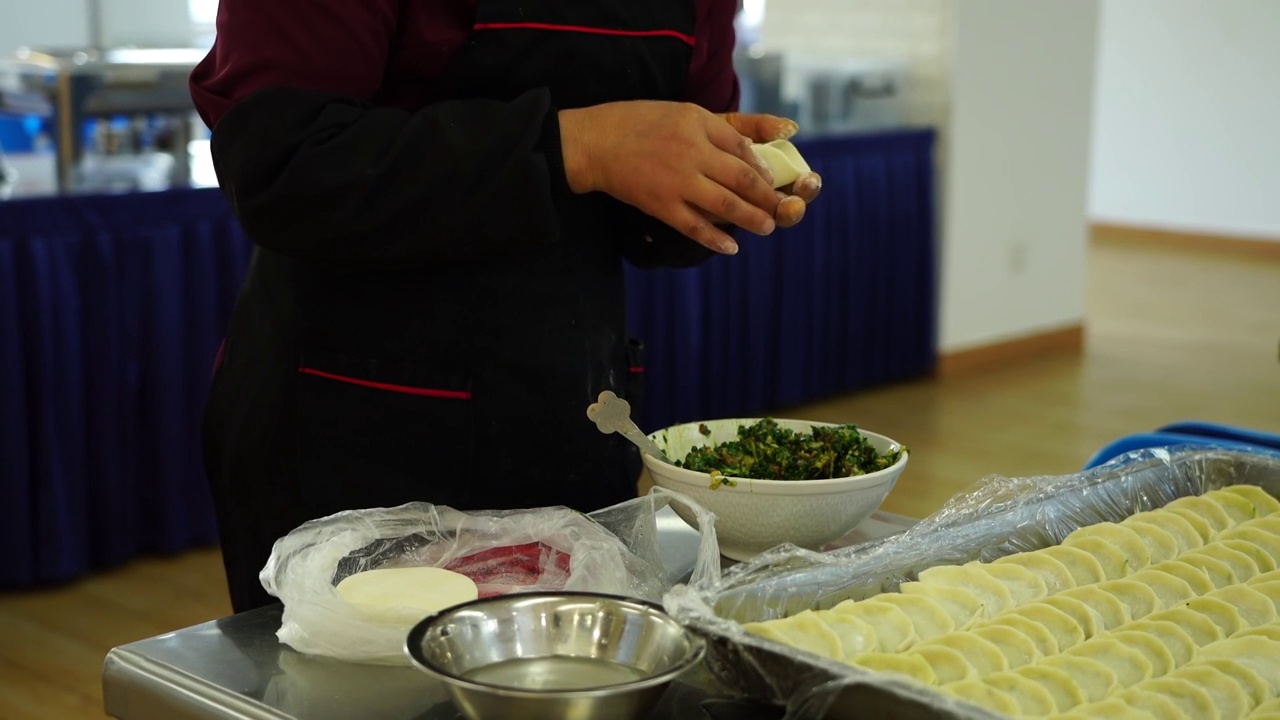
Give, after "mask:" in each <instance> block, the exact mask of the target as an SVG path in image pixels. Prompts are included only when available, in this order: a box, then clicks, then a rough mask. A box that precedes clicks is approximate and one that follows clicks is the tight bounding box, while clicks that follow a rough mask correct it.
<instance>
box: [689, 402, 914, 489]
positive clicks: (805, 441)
mask: <svg viewBox="0 0 1280 720" xmlns="http://www.w3.org/2000/svg"><path fill="white" fill-rule="evenodd" d="M698 431H699V432H700V433H701V434H702V435H703V436H706V437H710V435H711V430H710V429H709V428H708V427H707V426H706V424H701V425H699V427H698ZM810 431H811V432H807V433H806V432H798V431H795V430H791V429H789V428H785V427H782V426H781V425H779V424H778V423H777V421H775V420H773V419H772V418H766V419H764V420H761V421H759V422H756V423H753V424H750V425H742V426H739V427H738V433H737V438H736V439H734V440H730V441H728V442H722V443H718V444H711V445H703V446H700V447H694V448H691V449H690V450H689V452H688V454H687V455H685V457H684V458H683V459H682V460H676V461H675V462H674V464H675V466H676V467H680V468H684V469H687V470H692V471H694V472H704V473H709V474H710V475H711V476H712V477H713V478H716V477H724V478H733V477H738V478H752V479H757V480H827V479H831V478H843V477H857V476H860V475H867V474H870V473H873V472H878V471H880V470H884V469H885V468H889V467H892V466H893V465H894V464H895V463H897V462H898V460H899V459H900V458H901V457H902V453H903V452H905V450H906V449H905V448H903V447H901V446H898V447H894V448H891V449H890V450H888V451H887V452H884V453H881V452H879V451H877V450H876V449H875V447H873V446H872V444H871V443H870V442H869V441H868V439H867V438H866V437H864V436H863V435H862V433H860V432H859V431H858V428H857V426H855V425H836V426H829V427H825V426H814V427H811V428H810ZM725 483H726V484H730V485H733V484H734V483H732V482H729V481H728V480H726V481H725Z"/></svg>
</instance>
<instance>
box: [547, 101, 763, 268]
mask: <svg viewBox="0 0 1280 720" xmlns="http://www.w3.org/2000/svg"><path fill="white" fill-rule="evenodd" d="M560 134H561V147H562V151H563V153H564V163H565V175H566V177H567V178H568V180H569V187H570V189H572V190H573V191H574V192H575V193H588V192H604V193H608V194H609V195H612V196H613V197H615V198H617V199H618V200H621V201H622V202H625V203H627V204H629V205H633V206H635V207H636V208H639V209H640V210H642V211H644V212H645V213H648V214H649V215H652V216H653V217H655V218H657V219H659V220H661V221H662V222H664V223H666V224H667V225H670V226H671V227H673V228H675V229H676V230H678V231H680V232H681V233H683V234H684V235H686V236H687V237H689V238H690V239H691V240H693V241H695V242H697V243H699V244H701V245H704V246H706V247H707V248H710V249H712V250H715V251H717V252H721V253H725V254H730V255H731V254H733V253H736V252H737V251H738V246H737V243H735V242H734V241H733V238H732V237H730V236H729V234H728V233H726V232H724V230H722V229H720V228H718V227H716V223H717V222H720V221H724V222H727V223H731V224H733V225H737V226H739V227H741V228H743V229H744V230H748V231H750V232H753V233H756V234H758V235H768V234H770V233H772V232H773V231H774V228H775V227H776V226H777V224H778V222H777V221H776V220H775V215H776V213H777V210H778V206H779V197H778V195H777V194H776V193H775V192H774V190H773V182H772V176H771V175H770V174H769V172H768V170H767V169H766V168H765V167H764V166H763V164H762V163H761V162H760V160H759V158H757V157H755V154H754V153H753V152H751V142H752V141H751V139H750V138H749V137H746V136H744V135H743V134H742V133H740V132H738V131H737V130H735V129H734V126H733V125H732V124H731V123H730V122H727V121H726V120H724V119H723V118H720V117H717V116H716V115H714V114H712V113H710V112H708V111H706V110H705V109H703V108H701V107H698V106H697V105H693V104H689V103H672V102H656V101H647V100H639V101H632V102H619V103H608V104H604V105H596V106H594V107H588V108H582V109H578V110H562V111H561V112H560Z"/></svg>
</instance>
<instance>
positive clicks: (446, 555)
mask: <svg viewBox="0 0 1280 720" xmlns="http://www.w3.org/2000/svg"><path fill="white" fill-rule="evenodd" d="M672 502H676V503H682V504H684V505H685V506H687V507H688V508H689V509H690V510H691V511H692V512H693V513H694V515H695V516H696V517H697V518H698V519H699V523H698V524H699V527H698V530H699V533H700V535H701V537H700V541H699V547H698V556H697V562H696V565H695V567H694V569H693V573H692V576H691V578H690V580H691V581H692V582H705V581H706V580H707V579H708V578H710V577H715V576H717V575H719V572H720V553H719V547H718V545H717V543H716V538H715V530H714V516H713V515H712V514H711V513H710V512H708V511H707V510H705V509H704V508H702V507H701V506H699V505H697V504H695V503H694V502H693V501H692V500H690V499H688V498H686V497H685V496H683V495H679V494H677V493H672V492H670V491H667V490H663V489H661V488H655V489H654V490H653V492H651V493H650V494H649V495H647V496H644V497H640V498H636V499H635V500H630V501H627V502H625V503H621V504H619V505H615V506H613V507H610V508H605V509H603V510H599V511H597V512H595V513H592V514H590V515H584V514H582V513H579V512H577V511H575V510H571V509H569V508H564V507H548V508H538V509H531V510H507V511H485V512H461V511H458V510H454V509H452V508H449V507H445V506H437V505H430V504H428V503H410V504H407V505H401V506H399V507H394V508H374V509H367V510H350V511H346V512H341V513H337V514H335V515H330V516H328V517H325V518H320V519H317V520H312V521H310V522H307V523H305V524H303V525H301V526H299V527H298V528H297V529H295V530H293V531H292V532H290V533H289V534H288V535H286V536H285V537H283V538H280V539H279V540H277V541H276V543H275V546H274V547H273V549H272V552H271V557H270V559H268V561H267V564H266V566H265V567H264V568H263V569H262V572H261V574H260V575H259V579H260V580H261V582H262V586H263V587H264V588H266V590H267V592H268V593H270V594H271V595H274V596H275V597H278V598H280V600H282V601H283V602H284V614H283V618H282V622H281V626H280V630H279V631H278V632H277V637H278V638H279V639H280V641H281V642H283V643H285V644H286V645H289V646H290V647H292V648H294V649H295V650H297V651H299V652H302V653H307V654H310V655H323V656H328V657H333V658H338V659H341V660H348V661H353V662H367V663H378V664H392V665H402V664H406V663H407V660H406V658H405V656H404V653H403V647H404V641H405V636H406V635H408V633H409V630H410V627H411V626H409V625H405V626H403V627H401V626H400V625H399V624H381V623H374V622H370V621H369V620H367V619H365V618H362V617H361V616H360V615H359V614H358V613H357V612H356V611H355V609H354V608H352V607H351V606H350V605H349V604H348V603H346V602H345V601H344V600H342V599H341V598H340V597H339V596H338V593H337V590H336V587H337V584H338V583H339V582H341V581H342V580H343V579H345V578H347V577H349V576H351V575H354V574H356V573H359V572H364V571H366V570H374V569H378V568H398V567H442V568H446V569H449V570H453V571H455V572H459V573H462V574H463V575H466V576H468V577H470V578H471V579H472V580H474V581H475V582H476V585H477V588H478V589H479V591H480V596H481V597H482V598H483V597H492V596H495V595H506V594H512V593H520V592H536V591H548V590H550V591H555V590H576V591H584V592H597V593H606V594H611V595H623V596H627V597H632V598H639V599H643V600H649V601H651V602H658V601H660V600H661V598H662V595H663V593H664V592H665V591H666V590H667V589H669V588H670V587H671V584H672V580H671V579H670V578H669V577H668V573H667V571H666V569H665V568H664V567H663V563H662V553H661V548H660V547H659V543H658V532H657V523H656V518H657V512H658V510H659V509H661V508H663V507H666V506H667V505H668V504H669V503H672Z"/></svg>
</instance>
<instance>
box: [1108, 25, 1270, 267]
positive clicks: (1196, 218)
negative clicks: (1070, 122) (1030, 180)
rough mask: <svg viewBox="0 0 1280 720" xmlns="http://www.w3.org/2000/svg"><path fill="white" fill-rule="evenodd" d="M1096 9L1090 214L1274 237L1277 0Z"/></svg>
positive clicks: (1127, 221) (1123, 220)
mask: <svg viewBox="0 0 1280 720" xmlns="http://www.w3.org/2000/svg"><path fill="white" fill-rule="evenodd" d="M1102 8H1103V10H1102V12H1103V15H1102V18H1103V22H1102V34H1101V40H1100V48H1099V60H1098V85H1097V101H1096V120H1095V126H1096V131H1095V134H1096V138H1097V139H1096V142H1095V144H1094V147H1093V168H1092V174H1091V175H1092V187H1091V192H1090V203H1089V209H1090V214H1091V215H1092V217H1093V218H1094V219H1095V220H1098V221H1104V222H1115V223H1122V224H1131V225H1142V226H1154V227H1167V228H1172V229H1183V230H1190V231H1193V232H1195V231H1201V232H1210V233H1222V234H1231V235H1246V236H1247V235H1255V236H1262V237H1269V238H1272V239H1275V240H1278V241H1280V92H1277V90H1276V88H1277V87H1280V37H1278V35H1277V33H1280V2H1277V0H1212V1H1211V2H1206V1H1205V0H1103V5H1102Z"/></svg>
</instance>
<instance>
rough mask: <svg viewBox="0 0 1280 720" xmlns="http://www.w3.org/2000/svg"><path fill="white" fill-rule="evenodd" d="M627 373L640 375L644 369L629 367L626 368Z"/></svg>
mask: <svg viewBox="0 0 1280 720" xmlns="http://www.w3.org/2000/svg"><path fill="white" fill-rule="evenodd" d="M627 372H633V373H642V372H644V367H642V366H638V365H637V366H635V367H629V368H627Z"/></svg>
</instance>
